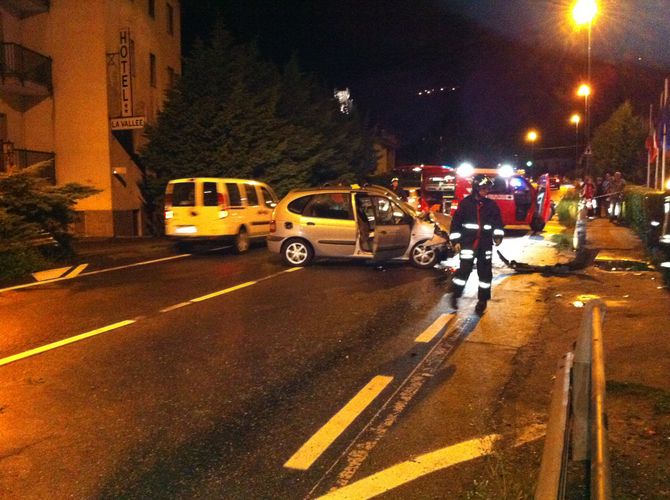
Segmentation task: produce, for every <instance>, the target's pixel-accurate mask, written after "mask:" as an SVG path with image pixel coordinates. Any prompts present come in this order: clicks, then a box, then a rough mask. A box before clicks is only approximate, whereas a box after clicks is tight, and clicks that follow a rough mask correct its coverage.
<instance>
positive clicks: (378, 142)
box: [372, 130, 398, 175]
mask: <svg viewBox="0 0 670 500" xmlns="http://www.w3.org/2000/svg"><path fill="white" fill-rule="evenodd" d="M372 147H373V148H374V151H375V155H376V157H377V166H376V168H375V175H383V174H390V173H392V172H393V169H394V168H395V163H396V150H397V149H398V139H396V137H395V136H394V135H393V134H390V133H389V132H386V131H385V130H381V131H380V132H378V133H377V134H375V138H374V141H373V144H372Z"/></svg>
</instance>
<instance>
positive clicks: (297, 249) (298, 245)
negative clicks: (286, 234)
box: [281, 239, 314, 267]
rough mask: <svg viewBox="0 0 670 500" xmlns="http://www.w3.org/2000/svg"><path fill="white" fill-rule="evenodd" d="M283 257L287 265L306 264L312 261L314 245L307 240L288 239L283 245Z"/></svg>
mask: <svg viewBox="0 0 670 500" xmlns="http://www.w3.org/2000/svg"><path fill="white" fill-rule="evenodd" d="M281 257H282V260H283V261H284V264H286V265H287V266H291V267H300V266H306V265H307V264H309V263H310V262H312V259H313V258H314V250H312V246H311V245H310V244H309V243H307V242H306V241H305V240H299V239H294V240H288V241H287V242H286V243H284V244H283V245H282V247H281Z"/></svg>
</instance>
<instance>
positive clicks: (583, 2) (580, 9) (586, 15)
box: [572, 0, 598, 173]
mask: <svg viewBox="0 0 670 500" xmlns="http://www.w3.org/2000/svg"><path fill="white" fill-rule="evenodd" d="M597 14H598V3H597V2H596V0H577V1H576V2H575V4H574V6H573V7H572V20H573V21H574V22H575V24H576V25H577V26H578V27H581V26H587V28H588V30H587V31H588V37H587V45H586V68H587V69H586V74H587V81H588V83H589V84H590V83H591V26H592V25H593V20H594V19H595V18H596V15H597ZM580 90H581V92H582V93H578V94H579V95H580V96H583V97H584V108H585V109H584V122H585V127H584V133H585V135H586V149H587V151H586V166H585V170H586V172H585V173H588V170H589V156H590V151H591V117H590V109H589V101H588V96H589V95H590V94H591V89H590V87H589V86H588V85H582V86H581V87H580Z"/></svg>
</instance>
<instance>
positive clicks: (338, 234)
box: [268, 186, 448, 268]
mask: <svg viewBox="0 0 670 500" xmlns="http://www.w3.org/2000/svg"><path fill="white" fill-rule="evenodd" d="M435 228H436V223H435V221H431V220H427V219H426V218H424V217H423V216H421V215H419V214H417V212H415V211H414V210H413V209H412V207H410V206H409V205H407V204H406V203H404V202H403V201H402V200H400V199H399V198H397V197H396V196H394V195H393V194H392V193H390V192H389V191H388V190H387V189H384V188H381V187H376V186H370V187H363V188H361V187H358V186H353V187H342V186H337V187H323V188H313V189H302V190H294V191H291V192H290V193H289V194H287V195H286V196H285V197H284V199H282V200H281V201H280V202H279V204H278V205H277V206H276V207H275V209H274V212H273V215H272V221H271V223H270V235H269V236H268V248H269V249H270V251H271V252H275V253H278V254H280V255H281V257H282V259H283V261H284V263H285V264H287V265H289V266H305V265H307V264H309V263H310V262H311V261H312V260H313V259H314V258H315V257H329V258H333V257H335V258H359V259H375V260H390V259H401V260H410V261H411V262H412V264H414V265H415V266H417V267H423V268H427V267H432V266H434V265H435V263H436V262H437V261H438V258H439V256H440V255H439V254H440V251H441V249H443V248H444V247H445V246H446V245H448V237H447V236H446V234H447V230H446V228H443V230H439V231H437V232H436V230H435Z"/></svg>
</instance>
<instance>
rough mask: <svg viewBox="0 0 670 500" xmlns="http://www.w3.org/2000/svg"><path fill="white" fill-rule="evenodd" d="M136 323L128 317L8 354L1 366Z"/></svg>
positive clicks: (0, 363)
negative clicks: (88, 330) (11, 354)
mask: <svg viewBox="0 0 670 500" xmlns="http://www.w3.org/2000/svg"><path fill="white" fill-rule="evenodd" d="M133 323H135V321H134V320H132V319H128V320H125V321H119V322H118V323H114V324H112V325H107V326H103V327H102V328H98V329H96V330H91V331H90V332H86V333H81V334H79V335H75V336H74V337H70V338H67V339H63V340H59V341H57V342H52V343H51V344H46V345H43V346H41V347H36V348H35V349H30V350H29V351H25V352H22V353H19V354H14V355H13V356H8V357H6V358H2V359H0V366H3V365H8V364H9V363H13V362H14V361H18V360H20V359H25V358H29V357H30V356H35V355H36V354H41V353H43V352H46V351H51V350H52V349H56V348H58V347H62V346H65V345H68V344H73V343H74V342H79V341H80V340H84V339H87V338H89V337H93V336H95V335H100V334H101V333H106V332H109V331H112V330H116V329H118V328H122V327H124V326H127V325H132V324H133Z"/></svg>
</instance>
